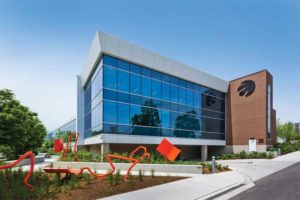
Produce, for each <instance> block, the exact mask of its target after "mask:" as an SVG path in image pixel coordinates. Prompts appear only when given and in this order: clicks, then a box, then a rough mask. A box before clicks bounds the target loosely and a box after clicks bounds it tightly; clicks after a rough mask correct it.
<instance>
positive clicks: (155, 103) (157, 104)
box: [150, 99, 161, 109]
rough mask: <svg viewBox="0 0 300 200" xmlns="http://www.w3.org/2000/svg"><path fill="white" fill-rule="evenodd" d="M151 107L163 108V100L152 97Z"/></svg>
mask: <svg viewBox="0 0 300 200" xmlns="http://www.w3.org/2000/svg"><path fill="white" fill-rule="evenodd" d="M150 106H151V107H154V108H158V109H161V101H160V100H158V99H152V105H150Z"/></svg>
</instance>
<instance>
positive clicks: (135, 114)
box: [129, 105, 141, 125]
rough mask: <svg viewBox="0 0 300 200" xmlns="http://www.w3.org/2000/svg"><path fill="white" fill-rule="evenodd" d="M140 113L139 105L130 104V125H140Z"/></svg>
mask: <svg viewBox="0 0 300 200" xmlns="http://www.w3.org/2000/svg"><path fill="white" fill-rule="evenodd" d="M140 114H141V107H140V106H136V105H130V116H129V118H130V122H131V124H132V125H140V124H141V121H140V120H139V115H140Z"/></svg>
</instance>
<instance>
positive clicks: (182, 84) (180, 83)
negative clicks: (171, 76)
mask: <svg viewBox="0 0 300 200" xmlns="http://www.w3.org/2000/svg"><path fill="white" fill-rule="evenodd" d="M178 85H179V86H180V87H184V88H186V85H187V82H186V81H185V80H182V79H179V80H178Z"/></svg>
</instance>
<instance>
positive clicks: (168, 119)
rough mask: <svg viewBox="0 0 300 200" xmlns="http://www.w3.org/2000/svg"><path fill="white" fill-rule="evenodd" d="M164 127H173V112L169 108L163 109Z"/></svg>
mask: <svg viewBox="0 0 300 200" xmlns="http://www.w3.org/2000/svg"><path fill="white" fill-rule="evenodd" d="M161 112H162V120H161V121H162V127H163V128H171V113H170V111H168V110H162V111H161Z"/></svg>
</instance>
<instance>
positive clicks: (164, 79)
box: [161, 74, 171, 83]
mask: <svg viewBox="0 0 300 200" xmlns="http://www.w3.org/2000/svg"><path fill="white" fill-rule="evenodd" d="M161 80H162V81H163V82H167V83H170V81H171V77H170V76H169V75H167V74H162V75H161Z"/></svg>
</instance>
